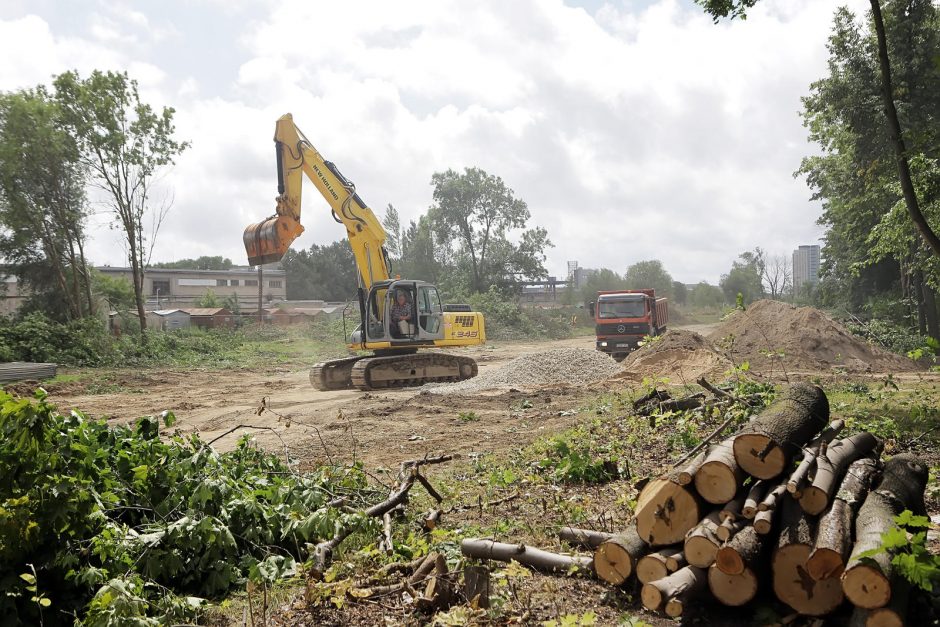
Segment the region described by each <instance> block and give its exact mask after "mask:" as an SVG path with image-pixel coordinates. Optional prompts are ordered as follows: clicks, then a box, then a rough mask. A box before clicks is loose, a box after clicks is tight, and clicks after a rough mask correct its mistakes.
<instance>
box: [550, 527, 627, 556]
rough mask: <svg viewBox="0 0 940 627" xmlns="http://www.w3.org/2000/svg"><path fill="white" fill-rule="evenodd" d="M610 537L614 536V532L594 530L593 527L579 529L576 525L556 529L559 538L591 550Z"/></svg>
mask: <svg viewBox="0 0 940 627" xmlns="http://www.w3.org/2000/svg"><path fill="white" fill-rule="evenodd" d="M612 537H614V534H612V533H607V532H606V531H594V530H593V529H580V528H578V527H562V528H561V529H559V530H558V539H559V540H562V541H564V542H567V543H568V544H571V545H574V546H580V547H583V548H585V549H592V550H593V549H596V548H597V547H598V546H600V544H601V543H603V542H605V541H607V540H610V539H611V538H612Z"/></svg>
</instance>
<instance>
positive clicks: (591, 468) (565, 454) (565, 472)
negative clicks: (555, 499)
mask: <svg viewBox="0 0 940 627" xmlns="http://www.w3.org/2000/svg"><path fill="white" fill-rule="evenodd" d="M538 467H539V469H541V470H542V471H543V472H546V473H547V474H548V476H549V477H550V478H551V479H552V480H553V481H562V482H568V483H603V482H606V481H610V480H612V479H616V478H617V477H618V476H619V472H618V469H617V463H616V461H614V460H611V459H604V458H602V457H599V456H598V455H596V454H595V452H594V451H592V450H591V447H590V446H589V445H588V443H587V442H585V441H583V440H579V439H575V438H565V437H563V436H559V437H556V438H552V439H551V440H549V441H548V443H547V446H546V450H545V453H544V457H542V458H541V459H540V460H539V462H538Z"/></svg>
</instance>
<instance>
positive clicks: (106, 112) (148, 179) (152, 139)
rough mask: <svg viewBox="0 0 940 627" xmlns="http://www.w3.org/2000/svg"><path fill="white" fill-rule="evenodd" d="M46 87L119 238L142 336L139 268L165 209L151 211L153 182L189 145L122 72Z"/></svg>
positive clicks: (168, 113)
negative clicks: (124, 246) (101, 193)
mask: <svg viewBox="0 0 940 627" xmlns="http://www.w3.org/2000/svg"><path fill="white" fill-rule="evenodd" d="M53 84H54V86H55V96H56V101H57V102H58V104H59V106H60V107H61V109H62V111H63V119H64V121H65V123H66V124H67V126H68V129H69V131H70V132H71V133H72V134H73V136H74V137H75V138H76V140H77V142H78V145H79V148H80V150H81V155H82V161H83V163H84V164H85V165H86V166H87V167H88V168H89V171H90V172H91V173H92V175H93V179H92V180H93V181H94V183H95V184H96V185H97V186H98V187H99V188H100V189H102V190H103V191H104V192H105V194H106V196H107V198H108V204H109V206H110V209H111V211H112V212H113V214H114V219H115V223H116V224H117V225H118V227H119V228H120V229H121V230H122V231H123V233H124V237H125V240H126V243H127V253H128V254H127V256H128V261H129V262H130V265H131V270H132V274H133V279H134V296H135V300H136V302H137V316H138V319H139V321H140V330H141V333H143V331H144V330H146V328H147V316H146V312H145V311H144V293H143V284H144V268H145V267H146V265H147V263H148V261H149V257H150V253H151V252H152V250H153V245H154V242H155V241H156V236H157V232H158V231H159V228H160V224H161V222H162V221H163V217H164V215H165V214H166V211H167V210H168V208H169V207H168V205H166V204H157V205H155V203H154V199H153V198H152V197H151V196H152V192H153V182H154V180H155V179H156V177H157V176H158V175H159V174H160V172H161V170H162V169H163V168H165V167H167V166H170V165H172V164H173V163H174V161H175V159H176V157H177V156H178V155H179V154H180V153H182V152H183V150H185V149H186V147H187V146H188V143H187V142H181V141H178V140H177V139H176V138H175V137H174V134H175V127H174V124H173V115H174V110H173V109H172V108H169V107H163V108H162V109H161V110H159V111H156V110H154V108H153V107H151V106H150V105H149V104H147V103H145V102H143V101H141V99H140V93H139V92H138V89H137V82H136V81H134V80H131V79H130V78H129V77H128V76H127V74H126V73H114V72H99V71H95V72H92V74H91V75H90V76H89V77H88V78H86V79H82V78H81V77H80V76H79V75H78V73H76V72H66V73H64V74H60V75H59V76H58V77H56V79H55V81H54V83H53ZM143 337H144V338H146V336H143ZM144 341H146V340H145V339H144Z"/></svg>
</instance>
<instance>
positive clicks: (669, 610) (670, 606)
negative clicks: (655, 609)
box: [664, 599, 683, 618]
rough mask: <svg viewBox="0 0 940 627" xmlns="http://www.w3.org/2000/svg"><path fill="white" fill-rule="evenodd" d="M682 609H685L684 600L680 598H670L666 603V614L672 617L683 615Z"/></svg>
mask: <svg viewBox="0 0 940 627" xmlns="http://www.w3.org/2000/svg"><path fill="white" fill-rule="evenodd" d="M682 610H683V606H682V601H680V600H679V599H670V600H669V602H668V603H666V607H665V608H664V611H665V613H666V616H668V617H670V618H679V617H680V616H682Z"/></svg>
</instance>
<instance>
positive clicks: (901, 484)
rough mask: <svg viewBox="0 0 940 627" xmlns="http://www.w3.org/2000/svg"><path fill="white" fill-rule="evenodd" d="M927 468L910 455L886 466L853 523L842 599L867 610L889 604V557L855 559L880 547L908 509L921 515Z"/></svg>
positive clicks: (878, 556)
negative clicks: (900, 515)
mask: <svg viewBox="0 0 940 627" xmlns="http://www.w3.org/2000/svg"><path fill="white" fill-rule="evenodd" d="M926 487H927V466H926V465H925V464H924V463H923V462H922V461H921V460H920V459H918V458H917V457H916V456H914V455H911V454H909V453H902V454H900V455H895V456H894V457H892V458H891V459H889V460H888V461H887V462H886V463H885V468H884V472H883V473H882V476H881V482H880V483H879V484H878V487H877V488H876V489H875V490H872V491H871V492H869V493H868V497H866V499H865V502H864V503H863V504H862V507H861V509H859V510H858V516H857V517H856V519H855V546H854V547H853V548H852V556H851V557H850V558H849V561H848V564H846V567H845V573H844V574H843V575H842V588H843V590H845V596H847V597H848V599H849V600H850V601H851V602H852V603H853V604H854V605H857V606H859V607H863V608H865V609H868V610H872V609H877V608H879V607H884V606H885V605H887V604H888V602H889V601H890V600H891V576H892V573H893V566H892V564H891V555H890V554H889V553H888V552H886V551H882V552H880V553H877V554H876V555H874V556H873V557H872V558H870V559H866V560H864V561H862V560H861V558H859V557H858V556H859V555H860V554H861V553H864V552H865V551H870V550H872V549H877V548H878V547H880V546H881V536H882V535H883V534H884V533H885V532H886V531H890V530H891V529H894V528H896V527H897V524H895V522H894V517H895V516H897V515H898V514H900V513H901V512H902V511H904V510H906V509H909V510H911V511H912V512H914V513H915V514H923V513H924V512H925V506H924V490H925V489H926Z"/></svg>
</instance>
